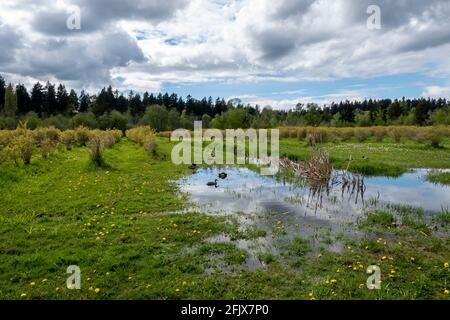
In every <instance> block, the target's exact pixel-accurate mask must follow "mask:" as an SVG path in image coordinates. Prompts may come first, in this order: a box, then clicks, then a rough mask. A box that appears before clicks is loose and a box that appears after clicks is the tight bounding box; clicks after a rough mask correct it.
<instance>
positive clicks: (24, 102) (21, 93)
mask: <svg viewBox="0 0 450 320" xmlns="http://www.w3.org/2000/svg"><path fill="white" fill-rule="evenodd" d="M16 95H17V109H18V112H19V113H20V114H26V113H28V112H30V111H31V98H30V95H29V94H28V91H27V88H26V87H25V86H24V85H23V84H20V83H19V84H18V85H17V86H16Z"/></svg>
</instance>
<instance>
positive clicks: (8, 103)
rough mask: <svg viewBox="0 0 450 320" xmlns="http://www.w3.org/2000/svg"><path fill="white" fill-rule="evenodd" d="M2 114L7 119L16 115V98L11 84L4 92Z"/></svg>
mask: <svg viewBox="0 0 450 320" xmlns="http://www.w3.org/2000/svg"><path fill="white" fill-rule="evenodd" d="M4 113H5V115H6V116H8V117H14V116H15V115H16V114H17V96H16V93H15V92H14V87H13V86H12V84H11V83H10V84H9V85H8V86H7V87H6V91H5V106H4Z"/></svg>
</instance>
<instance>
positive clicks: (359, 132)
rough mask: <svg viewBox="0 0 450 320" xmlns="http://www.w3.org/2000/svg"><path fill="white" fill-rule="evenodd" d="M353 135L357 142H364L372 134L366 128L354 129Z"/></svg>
mask: <svg viewBox="0 0 450 320" xmlns="http://www.w3.org/2000/svg"><path fill="white" fill-rule="evenodd" d="M354 134H355V137H356V140H358V142H364V141H366V140H367V139H368V138H369V137H370V136H371V135H372V132H371V131H370V129H367V128H356V129H355V130H354Z"/></svg>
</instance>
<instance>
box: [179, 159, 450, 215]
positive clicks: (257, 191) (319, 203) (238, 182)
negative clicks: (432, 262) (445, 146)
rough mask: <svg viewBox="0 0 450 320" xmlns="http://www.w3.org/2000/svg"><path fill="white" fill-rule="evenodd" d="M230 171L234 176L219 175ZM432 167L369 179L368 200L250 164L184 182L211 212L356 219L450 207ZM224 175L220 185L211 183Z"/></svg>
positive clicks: (447, 190)
mask: <svg viewBox="0 0 450 320" xmlns="http://www.w3.org/2000/svg"><path fill="white" fill-rule="evenodd" d="M223 171H225V172H226V173H227V174H228V177H227V178H226V179H224V180H222V179H218V174H219V173H220V172H223ZM428 171H429V170H427V169H417V170H410V171H409V172H407V173H405V174H404V175H402V176H400V177H398V178H389V177H366V178H365V186H366V190H365V193H364V198H361V195H358V197H357V194H356V192H355V193H353V194H351V193H348V192H345V193H344V194H343V193H342V189H341V188H340V187H339V186H337V187H335V188H333V189H332V190H330V192H329V194H322V197H321V198H319V197H318V196H311V195H310V190H309V188H308V187H307V186H301V185H294V184H292V183H290V182H287V181H280V179H275V178H274V177H269V176H261V175H260V174H258V173H257V172H255V171H252V170H250V169H247V168H234V167H233V168H231V167H230V168H225V169H224V168H204V169H199V170H198V171H197V172H196V173H195V174H193V175H191V176H188V177H185V178H183V179H181V180H180V181H178V184H179V186H180V189H181V190H182V191H183V192H185V193H187V194H188V195H189V198H190V201H191V203H193V204H195V205H196V206H197V208H198V209H199V210H201V211H202V212H206V213H210V214H230V213H235V212H242V213H264V212H277V213H280V214H282V213H290V214H295V215H300V216H303V217H311V219H316V220H323V221H324V223H326V222H327V221H335V222H352V221H355V219H357V218H358V217H359V216H360V215H361V214H362V212H364V210H367V209H369V208H373V207H379V206H381V205H385V204H386V203H393V204H400V205H408V206H413V207H420V208H422V209H424V210H425V211H428V212H433V211H441V210H442V209H443V208H450V187H449V186H443V185H437V184H433V183H430V182H428V181H426V180H425V176H426V174H427V172H428ZM215 179H218V185H217V187H209V186H207V185H206V183H207V182H208V181H214V180H215Z"/></svg>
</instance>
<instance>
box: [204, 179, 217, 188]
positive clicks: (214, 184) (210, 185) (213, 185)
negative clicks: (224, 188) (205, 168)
mask: <svg viewBox="0 0 450 320" xmlns="http://www.w3.org/2000/svg"><path fill="white" fill-rule="evenodd" d="M206 185H207V186H209V187H217V179H216V180H214V182H212V181H210V182H208V183H207V184H206Z"/></svg>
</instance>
